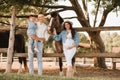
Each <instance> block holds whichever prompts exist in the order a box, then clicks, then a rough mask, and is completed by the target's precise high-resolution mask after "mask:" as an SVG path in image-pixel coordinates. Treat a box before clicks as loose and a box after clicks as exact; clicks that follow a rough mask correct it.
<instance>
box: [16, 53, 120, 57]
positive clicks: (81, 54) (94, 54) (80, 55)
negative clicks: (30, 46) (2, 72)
mask: <svg viewBox="0 0 120 80" xmlns="http://www.w3.org/2000/svg"><path fill="white" fill-rule="evenodd" d="M14 56H15V57H28V54H27V53H15V54H14ZM34 56H36V54H35V55H34ZM43 57H64V54H59V53H43ZM75 57H79V58H82V57H87V58H93V57H103V58H120V53H89V54H88V53H80V54H79V53H77V54H76V55H75Z"/></svg>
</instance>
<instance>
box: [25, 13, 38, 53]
mask: <svg viewBox="0 0 120 80" xmlns="http://www.w3.org/2000/svg"><path fill="white" fill-rule="evenodd" d="M35 22H36V17H35V16H34V15H30V16H29V20H28V29H27V35H28V37H29V45H30V46H28V50H29V52H30V53H33V51H32V46H33V45H34V46H35V48H34V50H35V51H36V52H39V50H38V44H37V41H36V40H33V39H32V38H31V37H30V35H36V28H37V25H36V23H35Z"/></svg>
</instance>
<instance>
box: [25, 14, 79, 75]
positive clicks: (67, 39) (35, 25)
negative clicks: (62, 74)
mask: <svg viewBox="0 0 120 80" xmlns="http://www.w3.org/2000/svg"><path fill="white" fill-rule="evenodd" d="M44 18H45V16H44V14H39V15H38V18H35V16H33V15H31V16H30V17H29V20H28V30H27V35H28V37H29V41H28V58H29V73H30V74H34V65H33V58H34V54H33V53H34V52H36V53H37V60H38V74H39V75H42V53H43V41H46V40H48V37H49V34H48V33H49V32H50V27H48V26H47V25H46V24H45V23H44ZM50 24H51V25H52V23H51V22H50ZM72 25H73V23H72V22H70V21H65V22H63V24H62V26H63V30H62V32H60V34H57V31H56V29H55V28H54V31H53V33H54V39H55V40H56V41H60V40H61V41H62V45H63V53H64V55H65V59H66V64H67V71H66V76H68V77H71V76H73V75H74V69H73V66H72V58H73V57H74V55H75V53H76V48H77V46H78V44H79V42H80V38H79V34H78V33H77V32H76V31H75V30H74V29H73V27H72ZM58 47H59V46H58Z"/></svg>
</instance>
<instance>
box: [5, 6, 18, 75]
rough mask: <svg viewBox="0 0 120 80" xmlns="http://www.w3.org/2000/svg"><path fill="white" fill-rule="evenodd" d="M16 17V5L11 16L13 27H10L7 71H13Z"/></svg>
mask: <svg viewBox="0 0 120 80" xmlns="http://www.w3.org/2000/svg"><path fill="white" fill-rule="evenodd" d="M15 19H16V7H13V13H12V16H11V27H10V36H9V45H8V50H7V65H6V71H5V73H10V72H11V67H12V58H13V52H14V40H15V36H14V35H15Z"/></svg>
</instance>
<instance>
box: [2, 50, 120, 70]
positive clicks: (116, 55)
mask: <svg viewBox="0 0 120 80" xmlns="http://www.w3.org/2000/svg"><path fill="white" fill-rule="evenodd" d="M0 53H5V54H6V53H7V48H0ZM34 56H36V54H35V55H34ZM1 57H2V55H1ZM14 57H28V54H27V53H15V54H14ZM43 57H49V58H50V57H64V54H60V53H43ZM75 57H76V58H95V57H102V58H111V59H112V58H120V53H77V54H76V55H75ZM118 62H120V61H118ZM111 63H112V64H113V69H116V63H117V60H115V59H113V60H112V62H111Z"/></svg>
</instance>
